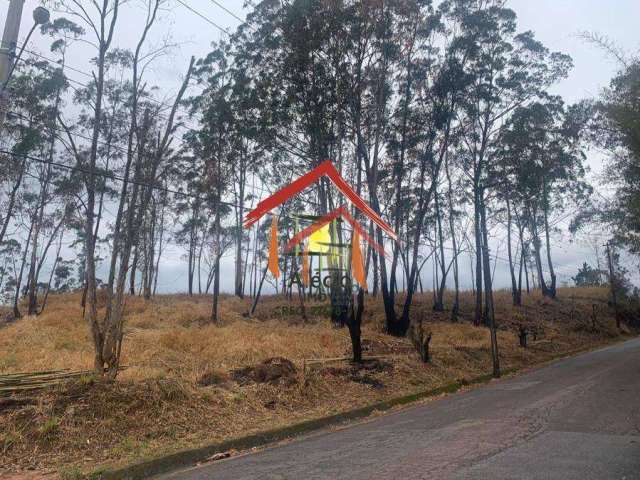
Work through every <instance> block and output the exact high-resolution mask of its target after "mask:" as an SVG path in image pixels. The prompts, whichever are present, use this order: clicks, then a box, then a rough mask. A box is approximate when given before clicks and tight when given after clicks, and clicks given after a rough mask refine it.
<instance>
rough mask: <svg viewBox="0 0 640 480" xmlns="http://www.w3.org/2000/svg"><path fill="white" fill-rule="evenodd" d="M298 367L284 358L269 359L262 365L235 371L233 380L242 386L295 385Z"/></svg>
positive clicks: (232, 375)
mask: <svg viewBox="0 0 640 480" xmlns="http://www.w3.org/2000/svg"><path fill="white" fill-rule="evenodd" d="M296 371H297V370H296V367H295V365H294V364H293V362H291V360H288V359H286V358H283V357H275V358H268V359H267V360H265V361H263V362H262V363H260V364H258V365H255V366H252V367H244V368H239V369H236V370H233V371H232V372H231V378H233V379H234V380H235V381H236V382H238V383H239V384H240V385H246V384H248V383H251V382H254V383H271V384H278V383H284V384H292V383H295V375H296Z"/></svg>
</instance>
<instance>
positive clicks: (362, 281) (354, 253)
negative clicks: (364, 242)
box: [351, 229, 367, 290]
mask: <svg viewBox="0 0 640 480" xmlns="http://www.w3.org/2000/svg"><path fill="white" fill-rule="evenodd" d="M351 271H352V274H353V279H354V280H355V281H356V282H357V283H358V285H360V286H361V287H362V288H364V289H365V290H366V289H367V275H366V274H365V271H364V259H363V257H362V250H360V234H359V233H358V231H357V230H355V229H354V230H353V236H352V237H351Z"/></svg>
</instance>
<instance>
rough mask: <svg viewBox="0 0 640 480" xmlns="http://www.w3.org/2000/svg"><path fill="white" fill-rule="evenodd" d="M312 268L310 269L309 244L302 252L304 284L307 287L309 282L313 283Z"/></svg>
mask: <svg viewBox="0 0 640 480" xmlns="http://www.w3.org/2000/svg"><path fill="white" fill-rule="evenodd" d="M310 273H311V272H310V269H309V245H307V246H306V247H305V249H304V252H302V284H303V285H304V286H305V287H308V286H309V283H311V278H310V277H311V275H310Z"/></svg>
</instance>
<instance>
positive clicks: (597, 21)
mask: <svg viewBox="0 0 640 480" xmlns="http://www.w3.org/2000/svg"><path fill="white" fill-rule="evenodd" d="M183 2H184V3H186V4H187V5H189V6H190V7H191V8H192V9H194V10H197V11H198V12H199V13H200V14H202V15H203V16H205V17H207V18H208V19H209V20H211V21H212V22H213V23H215V24H217V25H219V26H220V27H223V28H226V29H228V30H229V31H231V30H233V29H234V28H235V27H236V26H237V25H238V24H239V23H240V22H239V20H237V19H236V18H234V17H233V16H232V15H230V14H229V13H227V12H225V11H224V10H223V9H222V8H220V7H219V6H217V5H215V3H214V2H213V1H212V0H183ZM217 2H218V3H219V4H221V5H223V6H224V7H226V8H227V9H228V10H230V11H232V12H234V14H235V15H237V16H238V17H241V18H244V16H245V14H246V12H245V11H243V9H242V4H243V3H244V0H217ZM8 3H9V2H8V1H6V0H5V1H3V2H1V3H0V15H1V18H2V22H3V24H4V18H5V17H6V10H7V6H8ZM39 4H40V2H39V1H38V0H26V2H25V10H24V15H23V24H22V29H21V32H20V39H23V38H24V37H25V35H26V33H27V32H28V29H29V28H30V27H31V25H32V20H31V11H32V10H33V9H34V8H35V7H36V6H38V5H39ZM141 5H142V2H140V1H138V0H131V1H130V2H129V5H128V6H127V7H126V8H124V9H123V12H122V13H121V21H120V22H119V25H118V29H117V34H116V39H115V44H116V46H119V47H123V48H132V46H133V45H134V42H135V41H136V38H137V37H138V35H139V33H140V29H141V27H142V25H141V22H142V18H143V17H142V16H143V15H144V10H143V9H142V7H141ZM507 6H509V7H510V8H512V9H513V10H515V12H516V13H517V16H518V25H519V30H521V31H524V30H533V31H534V32H535V34H536V37H537V38H538V39H539V40H541V41H542V43H543V44H544V45H545V46H547V47H548V48H549V49H551V50H557V51H562V52H563V53H567V54H569V55H571V57H572V58H573V61H574V64H575V67H574V69H573V71H572V72H571V74H570V75H569V78H567V79H566V80H564V81H562V82H561V83H560V84H558V85H557V86H555V87H554V88H553V93H557V94H560V95H562V96H563V97H564V98H565V100H566V101H567V102H575V101H578V100H580V99H583V98H589V97H594V96H596V95H598V93H599V91H600V90H601V89H602V88H603V87H605V86H606V85H607V84H608V82H609V80H610V79H611V78H612V76H613V75H614V74H615V73H616V70H617V66H616V64H615V63H614V62H613V61H612V60H610V59H608V58H606V56H605V55H604V54H603V53H602V52H601V51H599V50H597V49H596V48H595V47H593V46H591V45H589V44H585V42H584V41H583V40H582V39H580V38H578V34H579V33H580V32H583V31H589V32H596V33H598V34H602V35H605V36H607V37H608V38H610V39H611V40H612V41H614V42H615V43H616V44H618V45H619V46H620V47H622V48H623V49H625V50H627V51H628V52H637V51H638V50H640V37H639V36H638V19H640V1H638V0H511V1H508V2H507ZM170 7H171V8H169V9H167V10H166V11H163V12H162V15H161V21H160V22H159V23H158V24H157V25H156V26H155V27H154V30H153V32H152V34H151V37H150V38H151V41H150V44H151V45H156V46H158V45H161V44H162V43H163V42H165V41H168V42H169V43H171V44H174V45H176V46H175V47H174V48H172V49H171V51H170V52H169V54H168V55H167V56H165V57H163V58H161V59H159V60H158V61H157V62H156V63H155V64H154V67H153V69H152V70H151V71H150V72H149V76H148V82H149V83H150V84H156V85H158V86H159V87H160V92H159V94H158V98H163V97H165V98H171V97H173V96H174V95H175V92H176V91H177V90H178V88H179V86H180V83H181V79H182V76H183V75H184V72H185V70H186V68H187V65H188V62H189V58H190V56H191V55H195V56H196V57H202V56H204V55H206V53H207V52H208V51H209V46H210V45H211V42H213V41H217V40H218V39H220V37H221V36H223V35H224V34H223V33H222V32H221V31H220V30H219V29H217V28H216V27H214V26H212V25H211V24H210V23H208V22H207V21H206V20H205V19H203V18H201V17H200V16H198V15H197V14H195V13H194V12H192V11H190V10H189V9H187V8H186V7H185V6H183V5H181V4H180V3H179V2H178V1H175V0H172V1H171V3H170ZM59 15H60V13H58V12H55V11H52V17H54V18H55V17H56V16H59ZM49 43H50V42H49V40H48V39H43V38H41V37H40V36H39V35H38V34H36V35H35V36H34V39H33V40H32V42H31V44H30V47H29V48H30V49H34V50H36V51H38V52H40V53H42V54H48V45H49ZM91 54H92V52H91V50H90V48H89V47H87V46H84V45H82V44H78V45H77V46H74V47H73V49H72V51H71V52H70V54H69V57H68V64H69V65H70V66H73V67H75V68H77V69H79V70H84V71H87V72H90V70H91V66H90V65H89V63H88V59H89V57H90V55H91ZM67 75H69V77H71V78H72V79H74V80H77V81H81V82H86V81H87V80H88V77H86V76H84V75H82V74H80V73H76V72H73V71H68V72H67ZM601 164H602V158H601V156H600V155H599V154H598V153H597V152H590V153H589V165H590V166H591V168H592V170H593V171H592V174H591V179H592V181H594V183H596V184H598V183H599V182H598V180H597V178H598V173H599V172H600V169H601ZM594 233H595V232H594ZM495 237H496V238H495V240H494V243H495V245H494V247H493V249H494V251H497V252H498V253H497V254H498V256H501V257H504V256H506V255H505V247H504V245H503V244H502V245H501V246H500V242H499V239H500V238H502V237H503V235H502V234H501V233H496V234H495ZM568 239H569V236H568V235H566V234H565V235H563V234H557V235H556V236H555V239H554V241H553V243H554V255H555V257H556V260H557V261H558V264H559V265H558V276H559V280H560V281H566V280H568V279H569V276H570V275H573V274H575V271H576V269H577V265H579V264H581V263H582V261H584V260H587V261H590V262H592V263H594V257H593V249H591V248H589V247H586V246H585V245H584V244H581V243H580V242H579V243H574V244H570V243H569V241H568ZM169 249H170V250H169V251H168V252H167V255H166V257H164V258H165V260H164V262H163V264H162V266H161V275H160V284H161V288H162V290H163V291H183V290H185V289H186V263H185V262H184V261H183V260H181V258H180V257H181V254H182V253H181V250H180V248H179V247H177V246H170V247H169ZM225 263H226V265H225V266H224V271H225V273H226V272H228V273H229V275H223V289H225V290H229V289H232V288H233V275H232V268H231V266H230V264H229V261H227V262H225ZM629 267H630V269H633V270H634V271H636V267H635V266H631V265H629ZM507 272H508V270H507V269H506V265H505V264H504V263H503V262H501V261H499V262H498V263H497V270H496V282H497V284H498V285H500V286H505V285H506V280H507V278H508V277H507V275H508V273H507ZM463 276H464V280H465V283H467V284H468V281H469V275H468V273H467V274H464V275H463Z"/></svg>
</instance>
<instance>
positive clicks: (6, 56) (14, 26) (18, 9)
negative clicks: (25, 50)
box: [0, 0, 25, 128]
mask: <svg viewBox="0 0 640 480" xmlns="http://www.w3.org/2000/svg"><path fill="white" fill-rule="evenodd" d="M24 2H25V0H10V1H9V11H8V13H7V20H6V22H5V24H4V34H3V35H2V45H1V46H0V88H2V91H0V128H2V126H3V125H4V119H5V117H6V115H7V105H8V103H9V96H8V94H7V91H6V85H7V83H8V81H9V76H10V75H11V72H12V71H13V61H14V56H15V52H16V47H17V44H18V34H19V33H20V22H21V21H22V7H24Z"/></svg>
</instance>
